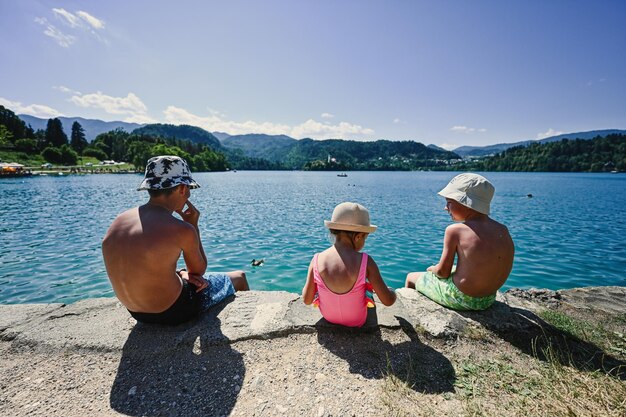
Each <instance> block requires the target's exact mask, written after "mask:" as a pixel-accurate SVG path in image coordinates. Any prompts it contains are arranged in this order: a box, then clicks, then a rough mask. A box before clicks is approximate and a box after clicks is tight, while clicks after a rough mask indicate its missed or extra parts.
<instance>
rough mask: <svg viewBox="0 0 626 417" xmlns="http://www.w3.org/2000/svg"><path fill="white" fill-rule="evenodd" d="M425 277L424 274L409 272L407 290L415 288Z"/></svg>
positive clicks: (405, 282)
mask: <svg viewBox="0 0 626 417" xmlns="http://www.w3.org/2000/svg"><path fill="white" fill-rule="evenodd" d="M422 275H424V273H423V272H409V273H408V274H407V276H406V281H404V286H405V287H407V288H415V283H416V282H417V281H418V280H419V279H420V278H421V277H422Z"/></svg>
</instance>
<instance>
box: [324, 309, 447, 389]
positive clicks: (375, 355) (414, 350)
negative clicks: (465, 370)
mask: <svg viewBox="0 0 626 417" xmlns="http://www.w3.org/2000/svg"><path fill="white" fill-rule="evenodd" d="M375 317H376V311H375V309H369V311H368V320H367V322H366V324H365V325H364V326H363V327H362V328H360V329H355V328H347V327H343V326H338V325H334V324H331V323H329V322H327V321H326V320H324V319H321V320H320V321H319V322H318V323H317V325H316V327H317V329H318V333H317V340H318V342H319V343H320V345H322V346H324V347H325V348H326V349H328V350H329V351H330V352H331V353H332V354H334V355H336V356H338V357H339V358H341V359H343V360H345V361H346V362H348V365H349V367H350V372H351V373H353V374H360V375H362V376H363V377H365V378H368V379H380V378H384V377H387V376H391V375H394V376H395V377H397V378H398V379H400V380H401V381H403V382H405V383H406V384H407V385H408V386H409V387H410V388H411V389H413V390H414V391H417V392H422V393H428V394H437V393H444V392H453V391H454V381H455V379H456V375H455V372H454V368H453V367H452V364H451V363H450V361H449V360H448V358H446V357H445V356H444V355H442V354H441V353H440V352H438V351H436V350H435V349H433V348H431V347H430V346H427V345H425V344H424V343H422V342H421V341H420V340H419V336H418V334H417V333H416V332H415V329H414V328H413V326H411V324H410V323H409V322H408V321H406V320H405V319H403V318H401V317H398V316H396V318H397V319H398V321H399V322H400V326H401V327H402V330H403V331H404V332H405V333H406V335H407V336H408V337H409V339H410V341H408V342H403V343H400V344H398V345H393V344H391V343H390V342H388V341H386V340H383V339H382V336H381V332H380V328H379V327H378V323H377V322H376V318H375Z"/></svg>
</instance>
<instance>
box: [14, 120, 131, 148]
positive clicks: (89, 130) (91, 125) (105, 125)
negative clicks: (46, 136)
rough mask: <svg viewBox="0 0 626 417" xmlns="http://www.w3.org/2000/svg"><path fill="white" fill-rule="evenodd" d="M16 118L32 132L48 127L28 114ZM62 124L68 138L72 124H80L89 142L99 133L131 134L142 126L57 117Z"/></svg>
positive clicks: (46, 121)
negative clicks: (30, 128)
mask: <svg viewBox="0 0 626 417" xmlns="http://www.w3.org/2000/svg"><path fill="white" fill-rule="evenodd" d="M18 117H19V118H20V119H22V120H23V121H24V123H26V124H27V125H30V127H32V128H33V129H34V130H39V129H43V130H45V129H46V126H47V125H48V119H41V118H39V117H35V116H30V115H28V114H19V115H18ZM58 119H59V120H60V121H61V123H62V124H63V131H64V132H65V134H66V135H67V137H68V138H69V137H70V136H71V134H72V124H74V122H78V123H80V125H81V126H82V127H83V130H84V131H85V139H87V141H89V142H91V141H93V140H94V139H95V138H96V136H98V135H99V134H100V133H106V132H110V131H111V130H115V129H122V130H124V131H126V132H129V133H130V132H132V131H133V130H135V129H137V128H139V127H141V126H143V125H142V124H138V123H126V122H105V121H103V120H98V119H83V118H82V117H59V118H58Z"/></svg>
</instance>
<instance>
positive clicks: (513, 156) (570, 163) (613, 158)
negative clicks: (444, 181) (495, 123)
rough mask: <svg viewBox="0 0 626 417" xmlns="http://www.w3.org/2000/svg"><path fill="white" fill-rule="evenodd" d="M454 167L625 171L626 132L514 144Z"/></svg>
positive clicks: (493, 169)
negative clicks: (514, 145) (490, 154)
mask: <svg viewBox="0 0 626 417" xmlns="http://www.w3.org/2000/svg"><path fill="white" fill-rule="evenodd" d="M457 169H461V170H477V171H513V172H521V171H524V172H603V171H614V170H617V171H626V135H623V134H610V135H607V136H605V137H600V136H596V137H595V138H593V139H574V140H571V139H563V140H560V141H558V142H550V143H543V144H540V143H532V144H530V145H528V146H516V147H512V148H509V149H507V150H505V151H503V152H500V153H498V154H496V155H493V156H490V157H486V158H483V159H480V160H476V161H472V162H465V163H463V164H460V165H459V166H458V167H457Z"/></svg>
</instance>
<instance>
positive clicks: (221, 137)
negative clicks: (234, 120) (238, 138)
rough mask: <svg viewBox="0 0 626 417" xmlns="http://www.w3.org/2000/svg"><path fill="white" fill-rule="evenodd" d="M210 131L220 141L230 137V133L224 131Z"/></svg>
mask: <svg viewBox="0 0 626 417" xmlns="http://www.w3.org/2000/svg"><path fill="white" fill-rule="evenodd" d="M211 133H213V136H215V137H216V138H218V139H219V141H220V142H222V141H223V140H224V139H226V138H229V137H230V135H229V134H228V133H224V132H211Z"/></svg>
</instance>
